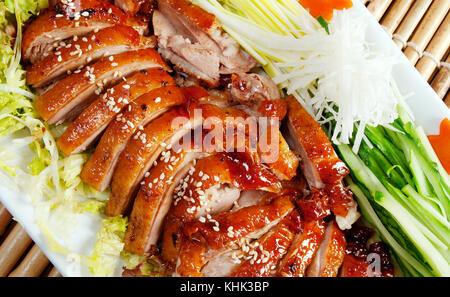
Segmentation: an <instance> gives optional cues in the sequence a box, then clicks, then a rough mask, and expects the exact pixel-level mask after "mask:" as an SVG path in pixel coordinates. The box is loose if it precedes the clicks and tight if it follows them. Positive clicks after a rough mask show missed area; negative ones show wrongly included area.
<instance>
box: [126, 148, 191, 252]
mask: <svg viewBox="0 0 450 297" xmlns="http://www.w3.org/2000/svg"><path fill="white" fill-rule="evenodd" d="M195 157H198V154H197V153H194V152H190V151H184V150H182V151H181V152H179V153H177V152H175V151H173V150H167V151H165V152H163V155H162V156H161V157H160V159H159V160H158V162H157V164H156V166H154V167H153V168H152V169H151V170H150V171H149V172H148V174H146V177H145V179H144V180H143V182H142V185H141V187H140V190H139V193H138V195H137V197H136V200H135V202H134V205H133V211H132V212H131V216H130V224H129V225H128V229H127V233H126V235H125V250H128V251H131V252H134V253H137V254H140V255H143V254H152V253H153V251H154V250H156V244H157V241H158V239H159V237H160V234H161V231H162V228H163V223H164V219H165V217H166V215H167V212H168V211H169V208H170V207H171V205H172V202H173V193H174V191H175V190H176V188H177V187H179V183H180V180H181V179H182V178H184V176H185V175H186V174H187V173H188V171H189V170H190V169H191V168H192V161H193V160H194V158H195Z"/></svg>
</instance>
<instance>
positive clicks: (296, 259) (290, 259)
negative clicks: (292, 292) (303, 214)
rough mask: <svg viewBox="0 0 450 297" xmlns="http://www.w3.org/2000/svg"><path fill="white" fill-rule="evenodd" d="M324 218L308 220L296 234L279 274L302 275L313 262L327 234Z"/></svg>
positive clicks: (284, 275)
mask: <svg viewBox="0 0 450 297" xmlns="http://www.w3.org/2000/svg"><path fill="white" fill-rule="evenodd" d="M325 227H326V224H325V223H324V222H323V220H317V221H309V222H308V221H307V222H305V223H304V225H303V228H302V229H303V230H302V232H301V233H299V234H297V235H295V237H294V240H293V241H292V244H291V245H290V247H289V250H288V252H287V254H286V256H285V257H284V258H283V260H282V261H281V263H280V265H279V267H278V268H277V273H276V274H277V276H282V277H301V276H304V275H305V273H306V269H307V267H308V266H309V264H310V263H311V261H312V259H313V257H314V254H315V253H316V251H317V250H318V248H319V245H320V243H321V242H322V239H323V236H324V234H325Z"/></svg>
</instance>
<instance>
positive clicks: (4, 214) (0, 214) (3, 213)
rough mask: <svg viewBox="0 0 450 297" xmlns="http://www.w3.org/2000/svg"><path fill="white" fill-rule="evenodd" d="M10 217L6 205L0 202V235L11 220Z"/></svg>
mask: <svg viewBox="0 0 450 297" xmlns="http://www.w3.org/2000/svg"><path fill="white" fill-rule="evenodd" d="M11 219H12V216H11V214H10V213H9V212H8V210H7V209H6V207H4V206H3V204H1V203H0V236H1V235H3V233H4V232H5V230H6V227H8V225H9V222H11Z"/></svg>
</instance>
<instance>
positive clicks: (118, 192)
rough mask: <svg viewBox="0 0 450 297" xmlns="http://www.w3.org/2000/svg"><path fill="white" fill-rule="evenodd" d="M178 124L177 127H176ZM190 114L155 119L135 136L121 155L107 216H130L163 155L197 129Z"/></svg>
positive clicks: (177, 111)
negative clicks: (141, 187)
mask: <svg viewBox="0 0 450 297" xmlns="http://www.w3.org/2000/svg"><path fill="white" fill-rule="evenodd" d="M174 122H177V123H178V124H179V125H178V124H177V125H174ZM193 128H194V127H193V124H192V123H191V122H190V120H189V117H188V114H187V112H186V111H185V110H184V109H183V108H175V109H173V110H171V111H169V112H167V113H165V114H163V115H162V116H161V117H159V118H157V119H155V120H153V121H152V122H150V123H149V124H148V125H147V126H145V127H144V129H143V130H139V131H137V132H136V133H135V136H136V135H138V133H139V135H138V137H132V138H131V139H130V140H129V142H128V144H127V145H126V147H125V149H124V150H123V152H122V153H121V154H120V157H119V160H118V162H117V166H116V169H115V171H114V174H113V177H112V182H111V196H110V199H109V201H108V204H107V205H106V211H105V213H106V215H108V216H113V217H114V216H118V215H122V214H126V213H127V212H128V211H129V210H130V207H131V205H132V202H133V198H134V195H135V194H136V193H137V190H138V186H139V183H140V182H141V181H142V179H143V177H144V175H145V173H146V172H147V171H148V170H149V169H150V168H151V166H152V165H153V163H154V162H155V161H156V160H157V158H158V157H159V155H160V154H161V152H162V151H163V150H164V149H165V148H166V147H168V148H171V146H172V145H173V144H176V143H177V142H178V140H179V139H180V138H181V137H183V135H185V134H187V133H188V132H190V130H191V129H193Z"/></svg>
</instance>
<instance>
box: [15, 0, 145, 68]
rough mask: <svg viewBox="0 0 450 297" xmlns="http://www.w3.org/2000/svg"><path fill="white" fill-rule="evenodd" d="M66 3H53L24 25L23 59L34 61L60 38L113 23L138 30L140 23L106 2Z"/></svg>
mask: <svg viewBox="0 0 450 297" xmlns="http://www.w3.org/2000/svg"><path fill="white" fill-rule="evenodd" d="M69 3H70V4H63V3H62V2H59V3H57V4H56V5H55V6H54V7H52V8H50V9H48V10H47V11H45V12H43V13H41V14H40V15H39V16H38V17H37V18H36V19H34V20H33V21H32V22H31V23H30V24H29V25H28V26H27V27H26V30H25V32H24V34H23V44H22V56H23V59H24V61H26V62H28V61H29V62H31V63H36V62H37V61H39V60H41V59H42V58H44V57H45V56H46V55H47V54H48V53H49V52H50V51H52V50H53V49H54V48H56V47H58V46H60V41H62V40H66V39H68V38H72V37H74V36H83V35H86V34H88V33H90V32H95V31H98V30H101V29H104V28H106V27H110V26H113V25H131V26H135V29H137V30H138V31H142V24H139V23H138V21H136V20H133V19H132V18H130V17H127V15H126V14H125V13H123V12H122V11H121V10H120V9H119V8H117V7H116V6H114V5H112V4H110V3H109V2H108V1H105V0H75V1H71V2H69Z"/></svg>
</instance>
